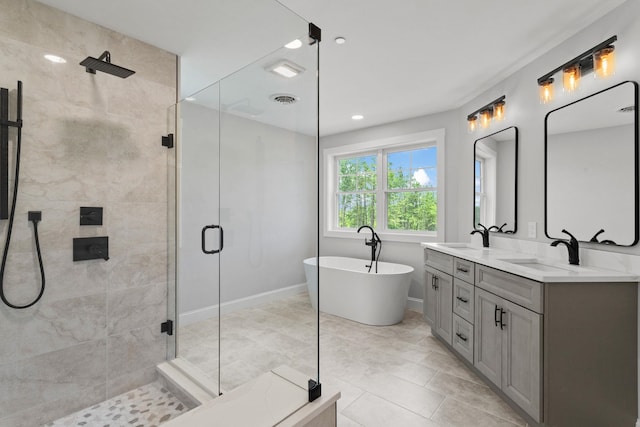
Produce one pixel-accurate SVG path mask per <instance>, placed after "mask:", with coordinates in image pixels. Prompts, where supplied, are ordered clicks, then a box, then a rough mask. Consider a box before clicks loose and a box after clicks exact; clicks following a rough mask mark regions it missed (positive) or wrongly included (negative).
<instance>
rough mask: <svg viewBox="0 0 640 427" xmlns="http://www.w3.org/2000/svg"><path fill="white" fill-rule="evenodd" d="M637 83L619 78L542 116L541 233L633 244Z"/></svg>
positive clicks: (617, 243)
mask: <svg viewBox="0 0 640 427" xmlns="http://www.w3.org/2000/svg"><path fill="white" fill-rule="evenodd" d="M637 106H638V84H637V83H635V82H630V81H627V82H623V83H620V84H617V85H615V86H612V87H610V88H608V89H605V90H602V91H600V92H597V93H594V94H593V95H590V96H587V97H586V98H582V99H580V100H578V101H575V102H572V103H570V104H568V105H565V106H563V107H560V108H558V109H555V110H553V111H551V112H549V113H548V114H547V116H546V118H545V234H546V236H547V237H548V238H550V239H560V238H562V239H566V238H567V236H566V235H565V234H563V233H562V230H563V229H566V230H567V231H569V232H570V233H571V234H573V235H574V236H575V237H576V239H578V240H580V241H586V242H592V243H601V244H608V245H617V246H633V245H635V244H636V243H638V111H637Z"/></svg>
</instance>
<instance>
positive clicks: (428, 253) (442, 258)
mask: <svg viewBox="0 0 640 427" xmlns="http://www.w3.org/2000/svg"><path fill="white" fill-rule="evenodd" d="M424 263H425V264H426V265H428V266H430V267H433V268H435V269H437V270H440V271H442V272H444V273H447V274H453V256H451V255H447V254H443V253H442V252H438V251H434V250H433V249H425V250H424Z"/></svg>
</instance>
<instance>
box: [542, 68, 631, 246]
mask: <svg viewBox="0 0 640 427" xmlns="http://www.w3.org/2000/svg"><path fill="white" fill-rule="evenodd" d="M627 83H631V84H632V85H633V92H634V93H633V99H634V104H635V110H634V112H633V120H634V131H633V134H634V138H633V139H634V140H633V145H634V146H633V151H634V175H635V176H634V195H635V201H634V207H635V221H634V226H635V230H634V239H633V242H632V243H631V244H629V245H619V244H602V243H599V242H598V243H596V242H590V241H588V240H580V242H584V243H592V244H599V245H600V246H603V247H606V246H613V247H631V246H635V245H637V244H638V241H639V240H640V228H639V227H638V222H639V221H640V198H639V197H638V190H639V189H640V159H639V158H638V157H639V155H640V151H639V148H638V140H639V130H638V83H637V82H635V81H633V80H625V81H623V82H620V83H618V84H615V85H613V86H610V87H608V88H606V89H602V90H599V91H598V92H595V93H592V94H591V95H588V96H585V97H584V98H580V99H577V100H575V101H573V102H570V103H568V104H565V105H563V106H561V107H558V108H555V109H553V110H551V111H549V112H548V113H547V114H546V115H545V116H544V235H545V236H546V237H547V238H548V239H552V240H557V239H563V237H552V236H550V235H549V230H548V223H549V220H548V212H549V205H548V203H549V202H548V197H547V195H548V188H549V183H548V177H547V175H548V174H547V172H548V170H547V168H548V155H549V153H548V151H549V150H548V145H549V139H548V122H549V115H550V114H551V113H553V112H556V111H558V110H561V109H563V108H566V107H569V106H571V105H573V104H576V103H578V102H580V101H584V100H585V99H589V98H592V97H594V96H597V95H599V94H601V93H603V92H606V91H608V90H611V89H615V88H617V87H618V86H622V85H624V84H627Z"/></svg>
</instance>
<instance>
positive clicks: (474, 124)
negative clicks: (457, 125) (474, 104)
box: [467, 115, 478, 133]
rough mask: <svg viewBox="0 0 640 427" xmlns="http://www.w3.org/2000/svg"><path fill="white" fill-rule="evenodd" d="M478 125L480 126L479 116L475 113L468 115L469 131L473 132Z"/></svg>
mask: <svg viewBox="0 0 640 427" xmlns="http://www.w3.org/2000/svg"><path fill="white" fill-rule="evenodd" d="M477 127H478V117H477V116H475V115H474V116H469V117H467V129H468V131H469V133H473V132H474V131H475V130H476V128H477Z"/></svg>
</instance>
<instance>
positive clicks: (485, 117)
mask: <svg viewBox="0 0 640 427" xmlns="http://www.w3.org/2000/svg"><path fill="white" fill-rule="evenodd" d="M492 116H493V110H492V109H490V108H489V109H486V110H482V111H480V126H481V127H482V128H483V129H486V128H488V127H489V125H490V124H491V117H492Z"/></svg>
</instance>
